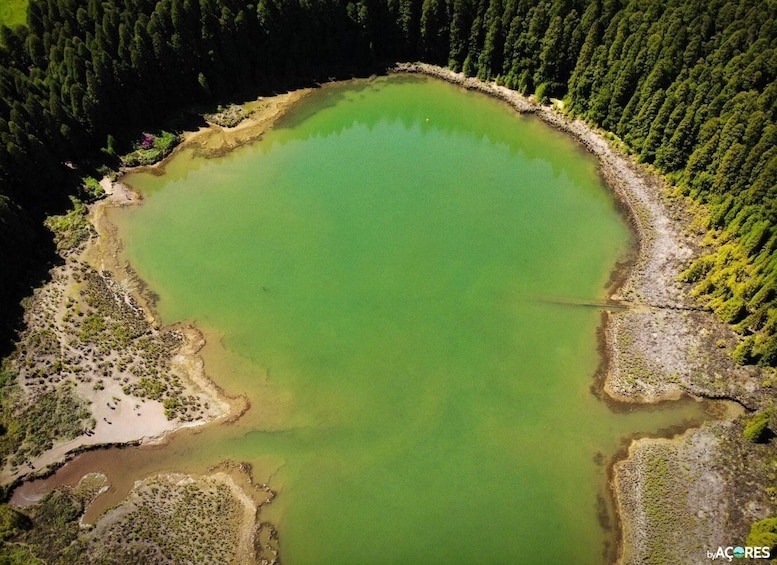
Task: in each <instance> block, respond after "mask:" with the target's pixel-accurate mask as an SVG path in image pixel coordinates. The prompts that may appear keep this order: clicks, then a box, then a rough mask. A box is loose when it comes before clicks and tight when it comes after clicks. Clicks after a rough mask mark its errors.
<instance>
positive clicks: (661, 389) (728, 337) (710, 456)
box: [396, 63, 775, 564]
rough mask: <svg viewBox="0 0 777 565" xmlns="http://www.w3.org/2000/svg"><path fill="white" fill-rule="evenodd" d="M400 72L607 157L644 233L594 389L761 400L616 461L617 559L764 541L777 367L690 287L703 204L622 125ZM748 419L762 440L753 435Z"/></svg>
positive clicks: (619, 288)
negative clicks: (741, 347)
mask: <svg viewBox="0 0 777 565" xmlns="http://www.w3.org/2000/svg"><path fill="white" fill-rule="evenodd" d="M396 70H397V71H400V72H412V73H422V74H426V75H430V76H434V77H438V78H441V79H443V80H446V81H449V82H451V83H453V84H458V85H461V86H463V87H465V88H468V89H471V90H477V91H480V92H483V93H485V94H488V95H491V96H495V97H497V98H499V99H502V100H504V101H505V102H507V103H508V104H510V105H511V106H512V107H513V108H514V109H515V110H516V111H518V112H522V113H532V114H534V115H536V116H538V117H539V118H540V119H542V120H543V121H544V122H545V123H546V124H548V125H550V126H552V127H554V128H557V129H559V130H561V131H564V132H566V133H568V134H570V135H572V137H574V138H575V139H576V140H577V141H578V142H580V143H581V144H582V145H583V146H584V147H585V148H586V149H587V150H588V151H590V152H591V153H593V154H594V155H596V157H597V158H598V160H599V163H600V171H601V174H602V176H603V177H604V179H605V180H606V182H607V184H608V185H609V186H610V187H611V188H612V190H613V191H614V192H615V194H616V196H617V198H618V201H619V202H620V203H621V205H622V206H623V209H624V211H625V213H626V215H627V217H628V219H629V223H630V225H631V226H632V229H633V231H634V233H635V235H636V237H637V244H636V250H635V254H634V256H633V257H631V258H630V259H629V261H628V262H627V264H625V265H622V266H621V267H620V269H619V272H617V273H615V275H616V276H615V277H614V279H615V284H614V286H613V287H612V288H611V292H612V296H611V300H612V301H613V303H614V304H617V305H619V306H625V308H620V307H619V308H613V309H612V310H605V313H604V315H603V333H602V336H603V355H604V359H603V365H602V369H601V371H600V372H601V374H600V375H599V379H600V382H597V383H595V384H594V386H593V388H594V390H595V391H596V392H599V393H600V394H601V395H602V397H603V399H604V400H609V401H610V402H616V403H648V404H649V403H658V402H662V401H670V400H676V399H679V398H680V397H681V396H683V395H691V396H693V397H696V398H708V399H728V400H733V401H735V402H736V403H738V404H740V405H741V406H743V407H745V408H746V409H747V410H748V411H757V410H761V411H760V412H757V413H756V414H755V415H754V416H752V415H748V416H743V417H738V418H734V417H733V414H731V415H727V414H726V413H725V412H724V413H722V414H721V420H720V421H716V422H713V423H707V424H705V425H703V426H702V427H700V428H695V429H691V430H688V431H687V432H685V433H683V434H682V435H680V436H678V437H675V438H670V439H667V438H641V439H636V440H633V441H632V442H631V443H630V445H629V446H628V450H627V453H625V454H624V457H623V458H622V459H620V460H618V461H614V462H613V466H612V469H611V488H612V490H613V495H614V497H615V501H616V506H617V512H618V514H619V520H618V521H619V523H620V524H621V528H622V531H621V534H620V540H621V543H620V547H619V556H618V562H619V563H624V564H627V563H644V562H652V561H651V560H656V562H660V563H661V562H670V561H671V560H672V559H673V558H676V557H677V556H680V555H683V556H694V555H699V556H700V557H699V559H702V558H704V557H705V555H704V554H703V551H705V550H706V549H707V548H709V549H717V547H718V546H720V545H721V543H723V542H722V541H721V540H730V541H731V543H732V544H735V545H736V544H740V545H744V544H745V543H747V540H748V539H750V541H751V542H752V543H751V545H756V544H760V543H762V542H761V541H758V538H755V537H753V538H748V536H749V534H750V529H751V525H752V524H753V523H756V522H758V521H759V520H762V519H764V518H766V517H767V516H769V515H771V514H772V513H774V509H775V504H774V496H775V491H774V488H773V486H772V483H773V480H774V474H773V473H774V472H773V469H772V468H771V459H770V458H769V457H768V456H767V455H768V453H769V450H768V447H767V446H766V445H762V444H760V443H759V442H760V441H761V440H762V439H763V437H764V436H763V435H762V434H768V433H769V432H768V429H767V426H768V422H769V421H770V418H771V412H770V411H769V407H770V406H771V403H770V396H771V390H770V386H771V379H772V376H773V371H772V370H770V369H762V368H759V367H755V366H743V365H738V364H736V363H735V362H734V361H733V359H732V358H731V354H730V353H731V351H732V350H733V349H734V348H735V347H736V345H737V343H738V340H737V337H736V335H735V334H734V332H733V331H732V330H731V329H730V328H729V327H728V326H726V325H725V324H723V323H722V322H721V321H720V320H718V319H717V318H716V317H715V316H714V315H713V313H712V312H710V311H708V310H704V309H702V308H700V307H699V306H698V304H697V303H696V301H695V300H694V299H693V298H692V296H691V291H692V288H693V286H692V285H691V284H690V283H688V282H682V281H681V274H682V273H683V272H684V271H685V270H686V269H688V267H689V265H690V264H691V263H692V262H693V261H694V260H696V259H698V257H700V256H701V254H702V245H703V243H704V242H705V233H706V232H705V230H703V229H701V228H700V227H699V223H698V214H699V212H698V210H695V209H694V208H693V206H692V205H691V204H690V203H689V202H687V201H685V200H684V199H682V198H680V197H677V196H676V195H673V194H671V193H670V192H669V187H668V186H667V185H666V183H665V182H664V181H663V179H662V178H661V177H660V176H658V175H657V174H656V173H655V172H654V171H651V170H649V169H648V168H647V167H645V166H641V165H638V164H636V163H635V162H634V160H633V159H632V158H630V157H629V156H628V155H626V154H625V152H624V151H623V150H622V149H621V148H619V147H618V146H617V144H616V143H614V142H613V141H612V136H611V135H608V134H607V133H606V132H600V131H596V130H595V129H594V128H593V127H591V126H590V125H589V124H586V123H585V122H583V121H581V120H579V119H570V118H569V117H568V116H566V115H565V114H564V113H563V112H560V111H558V109H556V108H554V107H553V106H552V105H540V104H537V103H536V102H535V101H534V100H532V99H529V98H526V97H524V96H522V95H520V94H519V93H517V92H515V91H512V90H509V89H507V88H505V87H503V86H500V85H498V84H496V83H486V82H483V81H481V80H479V79H477V78H472V77H466V76H465V75H464V74H462V73H456V72H453V71H451V70H450V69H447V68H442V67H438V66H434V65H428V64H424V63H412V64H400V65H397V67H396ZM723 410H725V409H723ZM737 412H740V411H736V410H735V411H734V413H737ZM759 422H760V424H759ZM748 427H749V428H750V430H751V431H750V434H749V439H750V440H751V441H749V442H743V441H742V436H743V434H745V435H747V432H746V430H747V429H748ZM754 428H757V430H755V431H753V429H754ZM753 452H755V456H754V454H753ZM767 545H768V544H767Z"/></svg>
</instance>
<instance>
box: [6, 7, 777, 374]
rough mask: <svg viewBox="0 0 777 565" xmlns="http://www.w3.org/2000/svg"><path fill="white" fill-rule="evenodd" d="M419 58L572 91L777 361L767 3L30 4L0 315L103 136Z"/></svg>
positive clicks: (775, 135)
mask: <svg viewBox="0 0 777 565" xmlns="http://www.w3.org/2000/svg"><path fill="white" fill-rule="evenodd" d="M416 59H417V60H424V61H427V62H431V63H437V64H441V65H447V66H449V67H451V68H452V69H454V70H461V71H463V72H464V73H465V74H467V75H472V76H478V77H480V78H482V79H484V80H497V81H498V82H500V83H501V84H504V85H506V86H508V87H510V88H513V89H516V90H519V91H521V92H523V93H526V94H534V95H535V96H536V97H537V98H538V99H539V100H546V99H547V98H549V97H557V98H563V99H564V101H565V104H566V107H567V108H568V109H569V111H570V112H572V113H573V114H576V115H579V116H581V117H583V118H584V119H586V120H588V121H590V122H591V123H594V124H596V125H599V126H601V127H603V128H605V129H607V130H609V131H611V132H613V133H614V134H616V135H617V136H618V137H619V138H620V139H621V140H622V141H623V142H624V143H625V145H626V147H627V148H628V150H629V151H631V152H633V154H634V155H635V156H636V157H637V158H638V159H639V160H640V161H642V162H645V163H648V164H651V165H653V166H655V167H656V168H657V169H658V170H659V171H660V172H662V173H664V174H666V175H667V177H668V178H669V179H670V180H671V181H672V182H673V183H674V185H675V186H676V187H677V191H678V192H679V193H681V194H684V195H688V196H690V197H691V198H693V199H695V200H696V201H697V202H699V203H701V204H704V205H705V208H704V210H706V216H705V217H706V222H707V226H705V227H707V228H709V230H710V236H709V239H710V243H713V244H714V245H711V247H710V254H709V255H708V256H705V257H702V258H701V259H699V260H698V261H696V262H695V263H694V264H693V265H691V266H690V268H689V269H688V270H687V271H686V272H685V273H684V274H683V277H684V278H685V279H686V280H688V281H690V282H694V283H696V286H695V293H696V295H697V296H698V298H699V300H700V301H701V302H702V303H703V304H704V305H706V306H707V307H709V308H710V309H712V310H714V311H715V312H716V313H717V314H718V315H719V316H720V317H721V318H722V319H724V320H725V321H726V322H728V323H731V324H733V325H734V328H735V329H736V330H737V331H738V332H739V333H741V334H742V335H743V336H744V339H743V340H742V342H741V344H740V346H739V347H738V348H737V350H736V351H735V354H734V355H735V357H736V358H737V360H738V361H740V362H743V363H759V364H762V365H770V366H777V227H776V226H777V123H776V121H775V117H776V114H777V84H775V78H776V77H777V1H776V0H704V1H702V0H554V1H552V2H551V1H547V0H544V1H543V0H359V1H357V2H353V1H347V0H255V1H253V2H252V1H250V0H111V1H101V0H32V1H31V2H30V3H29V6H28V10H27V24H26V25H25V26H17V27H14V28H7V27H4V26H3V27H1V28H0V138H1V139H0V141H1V143H0V264H2V275H1V276H0V318H2V320H4V321H5V322H9V321H11V320H12V318H13V317H14V316H15V315H16V311H15V310H14V305H15V304H17V303H18V300H19V298H20V297H21V296H22V295H23V294H24V292H25V288H24V284H23V283H24V281H26V280H28V279H29V276H27V275H29V273H34V272H35V267H36V265H39V264H40V262H41V260H42V259H41V257H42V256H43V255H42V254H41V253H40V252H39V250H41V249H46V248H47V246H50V242H49V241H48V239H49V238H47V237H46V236H45V235H43V234H42V233H41V231H40V228H39V227H38V226H40V225H41V219H42V217H43V215H45V214H47V213H50V212H51V211H52V210H55V209H56V208H57V207H58V206H60V205H61V202H63V201H66V198H65V197H66V196H67V194H68V193H69V192H72V191H74V187H75V186H76V183H77V181H76V180H75V177H77V175H76V174H75V173H74V171H73V167H76V166H79V164H81V163H83V162H85V160H93V159H94V155H105V156H106V158H108V157H109V156H110V155H111V154H112V153H113V152H114V147H113V144H114V141H113V140H114V136H115V137H116V138H118V139H119V140H120V141H121V139H129V138H130V136H132V135H135V136H137V135H138V134H139V132H140V131H141V128H143V127H153V126H154V125H155V124H158V123H160V121H161V120H162V119H164V118H165V117H166V116H168V115H170V113H171V112H173V111H174V110H176V109H177V108H180V107H183V106H186V105H191V104H193V103H204V102H209V101H210V102H213V101H220V100H226V99H228V98H229V97H230V96H234V95H236V94H238V93H241V92H242V93H248V92H251V93H258V92H261V91H264V90H272V89H277V88H283V87H286V86H289V85H293V84H301V83H304V82H312V81H315V80H319V79H322V80H323V79H325V78H326V77H328V76H333V75H334V76H347V75H348V74H349V73H363V72H369V71H371V70H373V69H375V68H379V67H380V65H385V64H389V63H390V62H392V61H396V60H416ZM101 149H102V152H101V151H100V150H101ZM7 326H8V324H7V323H6V327H7Z"/></svg>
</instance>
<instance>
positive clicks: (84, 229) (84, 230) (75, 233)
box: [45, 196, 94, 251]
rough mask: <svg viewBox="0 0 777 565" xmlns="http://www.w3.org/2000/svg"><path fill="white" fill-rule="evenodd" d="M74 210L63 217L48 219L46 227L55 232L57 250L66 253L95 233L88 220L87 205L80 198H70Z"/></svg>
mask: <svg viewBox="0 0 777 565" xmlns="http://www.w3.org/2000/svg"><path fill="white" fill-rule="evenodd" d="M70 200H71V201H72V202H73V209H72V210H70V211H69V212H68V213H67V214H64V215H62V216H51V217H49V218H46V222H45V223H46V227H47V228H49V229H50V230H51V231H52V232H54V242H55V243H56V244H57V250H59V251H65V250H68V249H74V248H76V247H78V246H79V245H80V244H81V243H83V242H84V241H86V240H87V239H89V238H90V237H91V236H92V234H93V233H94V228H93V227H92V224H91V222H89V219H88V218H87V212H88V210H87V208H86V205H85V204H84V203H83V202H81V201H80V200H78V198H74V197H72V196H71V197H70Z"/></svg>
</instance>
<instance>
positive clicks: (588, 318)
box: [111, 77, 703, 565]
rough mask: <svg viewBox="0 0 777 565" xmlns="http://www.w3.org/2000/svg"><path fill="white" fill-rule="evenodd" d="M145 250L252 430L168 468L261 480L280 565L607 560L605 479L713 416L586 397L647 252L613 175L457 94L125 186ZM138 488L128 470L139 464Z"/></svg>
mask: <svg viewBox="0 0 777 565" xmlns="http://www.w3.org/2000/svg"><path fill="white" fill-rule="evenodd" d="M126 180H127V181H128V182H129V183H130V184H131V185H132V186H133V187H135V188H136V189H138V190H139V191H141V192H142V193H143V195H144V198H145V201H144V203H143V205H142V206H139V207H132V208H125V209H121V210H113V211H112V214H111V220H112V221H113V222H114V223H116V225H117V226H118V228H119V234H120V236H121V238H122V239H123V241H124V243H125V252H126V254H127V257H128V259H129V260H130V262H131V263H132V265H133V266H134V267H135V268H136V270H137V271H138V273H139V274H140V276H141V277H142V278H143V279H145V280H146V281H147V282H148V283H149V286H150V287H151V289H153V291H154V292H156V293H157V294H158V295H159V297H160V300H159V303H158V310H159V314H160V316H161V318H162V319H163V320H164V321H165V322H168V323H172V322H175V321H179V320H188V321H194V322H195V323H197V324H198V325H200V326H202V327H205V328H207V329H208V331H209V334H212V335H215V334H218V335H219V336H222V339H221V343H220V344H216V343H213V342H212V343H211V345H210V346H209V348H208V349H207V351H206V354H207V368H208V371H209V373H210V374H211V376H212V377H213V378H214V380H216V382H217V383H219V384H220V385H221V386H223V387H224V388H225V389H226V390H227V391H229V392H232V393H245V394H246V395H247V396H248V397H249V399H250V400H251V403H252V408H251V410H250V411H249V412H248V413H247V414H246V415H245V416H244V417H243V418H242V419H241V420H240V421H239V422H237V423H236V424H234V425H229V426H215V427H212V428H210V429H208V430H206V431H204V432H203V433H200V434H197V435H196V436H191V437H189V438H187V439H181V440H177V441H176V440H174V441H173V442H172V443H171V445H170V446H168V447H166V448H164V449H162V450H157V451H156V452H155V454H154V457H155V458H156V460H157V463H155V464H154V467H158V468H162V467H170V468H176V467H187V466H198V465H199V466H202V467H204V466H207V465H212V464H215V463H218V462H219V461H220V460H222V459H225V458H230V459H233V460H245V461H249V462H252V463H253V464H254V467H255V469H256V472H257V475H258V477H259V478H260V479H261V480H269V482H270V485H271V486H272V487H273V488H275V489H276V490H278V491H279V496H278V497H277V498H276V499H275V501H274V502H273V503H272V504H271V505H270V507H269V509H268V510H266V511H265V514H264V518H265V519H271V520H272V521H273V522H274V523H276V524H277V526H278V529H279V532H280V536H281V551H282V559H283V562H284V563H287V564H289V565H297V564H308V563H326V564H330V563H331V564H349V563H353V564H364V563H424V564H434V563H454V562H458V563H548V564H553V563H576V564H586V563H590V564H594V563H601V562H602V561H603V555H604V551H605V544H606V542H607V541H608V540H609V541H612V539H613V535H614V533H613V531H611V530H610V531H608V530H607V529H605V528H603V527H602V525H601V524H600V520H599V519H598V514H600V513H601V510H602V504H603V503H602V502H601V501H602V500H606V499H607V496H608V495H607V491H606V481H607V478H606V461H607V460H608V459H609V458H610V457H612V456H613V454H614V453H615V452H616V451H617V450H618V448H619V447H620V446H622V444H623V438H624V437H627V436H630V435H633V434H638V433H642V434H654V433H659V432H660V431H661V430H664V429H666V428H667V427H670V426H678V425H683V424H688V423H689V422H691V421H697V420H699V419H701V418H703V413H702V410H701V408H700V406H699V405H698V404H696V403H692V402H685V403H676V404H673V405H669V406H668V407H663V408H654V409H645V408H641V409H633V410H631V411H619V412H614V411H612V410H611V409H610V408H608V406H607V405H606V404H605V403H603V402H601V401H599V400H597V399H596V398H595V397H594V395H593V394H592V393H591V385H592V383H593V381H594V373H595V371H596V368H597V366H598V363H599V361H600V360H599V355H598V353H597V337H596V331H597V327H598V326H599V324H600V320H601V319H600V316H601V312H600V310H598V309H597V308H595V307H586V306H579V305H572V304H569V305H567V304H564V302H568V301H573V302H574V301H583V302H585V301H599V300H602V299H603V298H604V297H605V295H606V293H605V285H606V283H607V280H608V278H609V276H610V274H611V272H612V270H613V268H614V266H615V264H616V262H617V261H618V260H622V259H623V258H624V257H625V256H626V254H627V253H628V250H629V248H630V245H631V240H630V236H629V232H628V230H627V226H626V225H625V222H624V221H623V219H622V218H621V217H620V215H619V214H618V213H617V211H616V207H615V204H614V201H613V197H612V195H611V193H610V192H609V191H608V190H607V188H606V186H605V185H604V184H603V182H602V181H601V179H600V178H599V176H598V175H597V170H596V161H595V159H594V158H592V157H591V156H589V155H588V154H586V153H585V152H583V151H582V150H581V149H580V148H579V146H577V145H576V144H575V143H573V142H572V141H571V140H570V139H568V138H566V137H565V136H564V135H562V134H560V133H559V132H557V131H554V130H551V129H549V128H547V127H546V126H544V125H543V124H542V123H541V122H539V121H538V120H536V119H534V118H530V117H522V116H519V115H517V114H516V113H515V112H513V111H512V110H511V109H510V108H509V107H507V106H506V105H504V104H502V103H500V102H498V101H495V100H493V99H490V98H487V97H485V96H483V95H480V94H476V93H471V92H466V91H463V90H461V89H458V88H456V87H453V86H451V85H449V84H446V83H442V82H438V81H434V80H430V79H425V78H419V77H390V78H380V79H377V80H373V81H369V82H368V81H354V82H350V83H344V84H340V85H333V86H328V87H326V88H323V89H320V90H318V91H316V92H315V93H313V94H312V95H310V96H309V97H307V98H306V99H305V100H304V101H303V102H302V103H300V104H299V105H298V106H297V107H295V108H294V109H293V110H292V111H291V112H290V113H289V114H288V115H287V116H286V117H285V118H284V119H283V120H282V121H281V122H280V123H279V124H278V125H277V126H276V127H275V128H274V129H273V130H272V131H271V132H269V133H268V134H266V135H265V136H264V138H263V139H262V140H261V141H259V142H257V143H254V144H251V145H249V146H245V147H243V148H241V149H239V150H236V151H234V152H232V153H230V154H229V155H227V156H224V157H221V158H217V159H203V158H199V157H196V156H194V155H193V154H192V152H191V151H183V152H181V153H179V154H178V155H177V156H176V157H175V158H174V159H173V160H172V161H171V162H170V163H169V164H168V166H167V168H166V174H165V175H163V176H152V175H147V174H136V175H133V176H131V177H129V178H127V179H126ZM127 465H128V468H131V467H132V462H131V461H128V463H127Z"/></svg>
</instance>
